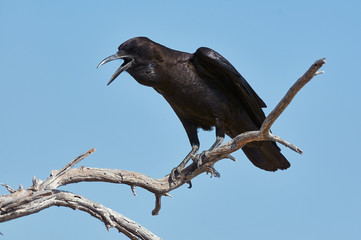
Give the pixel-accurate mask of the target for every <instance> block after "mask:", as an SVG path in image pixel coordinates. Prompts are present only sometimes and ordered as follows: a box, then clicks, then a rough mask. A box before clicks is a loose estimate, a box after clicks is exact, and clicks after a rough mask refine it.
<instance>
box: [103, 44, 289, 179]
mask: <svg viewBox="0 0 361 240" xmlns="http://www.w3.org/2000/svg"><path fill="white" fill-rule="evenodd" d="M116 59H123V60H124V62H123V64H122V65H121V66H120V67H119V68H118V69H117V71H116V72H115V73H114V74H113V76H112V77H111V79H110V81H109V82H108V85H109V84H110V83H111V82H112V81H113V80H114V79H115V78H116V77H118V75H119V74H121V73H122V72H123V71H127V72H128V73H129V74H130V75H131V76H132V77H133V78H134V79H135V80H136V81H137V82H139V83H140V84H142V85H146V86H149V87H153V88H154V89H155V90H156V91H157V92H158V93H160V94H161V95H162V96H163V97H164V98H165V99H166V100H167V102H168V103H169V104H170V106H171V107H172V108H173V110H174V112H175V113H176V114H177V116H178V118H179V119H180V121H181V122H182V124H183V126H184V129H185V130H186V132H187V135H188V138H189V141H190V144H191V146H192V150H191V151H190V152H189V153H188V155H187V156H186V157H185V159H184V160H183V161H182V163H181V164H180V165H179V166H177V167H176V168H175V169H173V171H172V174H171V178H172V179H173V177H175V175H176V174H177V173H180V172H181V171H182V169H183V168H184V167H185V165H186V164H187V162H188V161H189V160H190V159H195V158H194V154H196V152H197V151H198V149H199V140H198V135H197V129H198V128H202V129H204V130H211V129H212V127H215V129H216V141H215V143H214V144H213V145H212V146H211V148H210V150H212V149H214V148H216V147H218V146H219V145H220V144H222V141H223V139H224V136H225V134H227V135H228V136H230V137H231V138H234V137H235V136H237V135H238V134H241V133H243V132H246V131H252V130H259V128H260V127H261V124H262V122H263V120H264V119H265V114H264V112H263V110H262V108H264V107H266V104H265V103H264V102H263V101H262V99H261V98H260V97H259V96H258V95H257V93H256V92H255V91H254V90H253V89H252V88H251V86H250V85H249V84H248V83H247V81H246V80H245V79H244V78H243V77H242V75H241V74H240V73H239V72H238V71H237V70H236V69H235V68H234V67H233V66H232V64H231V63H230V62H228V61H227V59H225V58H224V57H222V56H221V55H220V54H219V53H217V52H215V51H214V50H212V49H210V48H206V47H201V48H198V49H197V51H196V52H195V53H193V54H191V53H186V52H181V51H176V50H173V49H170V48H167V47H165V46H163V45H160V44H158V43H156V42H153V41H152V40H150V39H148V38H146V37H136V38H132V39H130V40H128V41H126V42H124V43H123V44H121V45H120V46H119V47H118V52H117V53H116V54H114V55H112V56H110V57H107V58H105V59H104V60H103V61H102V62H101V63H100V64H99V65H98V67H100V66H101V65H103V64H105V63H107V62H110V61H113V60H116ZM242 150H243V151H244V153H245V154H246V156H247V157H248V158H249V160H251V162H252V163H253V164H254V165H255V166H257V167H259V168H261V169H264V170H267V171H276V170H278V169H286V168H288V167H290V163H289V162H288V161H287V159H286V158H285V157H284V156H283V155H282V154H281V152H280V148H279V147H278V146H277V145H276V143H275V142H269V141H263V142H252V143H248V144H247V145H246V146H244V147H243V148H242ZM195 160H196V159H195ZM196 161H197V160H196Z"/></svg>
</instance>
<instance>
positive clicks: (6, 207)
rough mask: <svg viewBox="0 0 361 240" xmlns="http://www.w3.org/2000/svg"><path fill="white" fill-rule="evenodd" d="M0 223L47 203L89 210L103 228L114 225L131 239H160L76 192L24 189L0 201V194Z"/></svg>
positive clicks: (27, 213) (45, 205)
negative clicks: (102, 223) (15, 195)
mask: <svg viewBox="0 0 361 240" xmlns="http://www.w3.org/2000/svg"><path fill="white" fill-rule="evenodd" d="M0 203H1V205H0V206H1V207H0V211H1V214H0V222H5V221H9V220H11V219H14V218H18V217H23V216H26V215H30V214H33V213H37V212H39V211H41V210H43V209H46V208H49V207H51V206H63V207H69V208H72V209H74V210H75V209H78V210H81V211H84V212H87V213H89V214H90V215H92V216H93V217H95V218H98V219H99V220H100V221H102V222H104V224H105V226H106V227H107V229H109V228H111V227H115V228H116V229H118V230H119V231H120V232H122V233H124V234H125V235H127V236H128V237H130V236H131V239H160V238H159V237H158V236H156V235H154V234H153V233H151V232H150V231H149V230H148V229H146V228H144V227H142V226H141V225H140V224H138V223H136V222H134V221H133V220H131V219H129V218H127V217H125V216H123V215H121V214H120V213H117V212H115V211H113V210H111V209H110V208H107V207H105V206H103V205H101V204H99V203H96V202H94V201H91V200H89V199H87V198H84V197H82V196H80V195H77V194H74V193H70V192H64V191H60V190H55V189H51V190H50V189H49V190H41V191H37V192H33V191H32V190H31V189H27V190H24V191H23V192H22V193H20V194H19V196H18V197H15V198H13V199H8V200H7V201H3V199H2V198H1V197H0Z"/></svg>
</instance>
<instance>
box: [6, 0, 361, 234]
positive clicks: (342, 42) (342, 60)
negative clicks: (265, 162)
mask: <svg viewBox="0 0 361 240" xmlns="http://www.w3.org/2000/svg"><path fill="white" fill-rule="evenodd" d="M360 9H361V3H360V1H356V0H355V1H343V2H342V3H341V2H337V1H308V0H306V1H298V2H295V1H249V3H244V2H243V1H223V2H220V1H202V2H200V1H199V2H196V1H179V2H171V1H168V2H166V1H130V0H128V1H82V2H81V3H80V1H0V29H1V37H0V53H1V54H0V79H1V80H0V81H1V87H0V110H1V119H0V161H1V167H0V182H4V183H7V184H9V185H10V186H12V187H14V188H17V187H18V185H19V184H23V185H24V187H29V186H30V184H31V179H32V176H36V177H37V178H40V179H45V178H46V177H47V176H48V175H49V173H50V171H51V170H52V169H59V168H61V167H62V166H64V165H65V164H66V163H67V162H69V161H70V160H71V159H73V158H74V157H76V156H77V155H79V154H81V153H83V152H85V151H86V150H88V149H90V148H93V147H94V148H96V149H97V152H96V153H95V154H93V155H92V156H91V157H89V158H87V159H86V160H85V161H84V162H82V165H86V166H91V167H103V168H118V169H126V170H136V171H139V172H142V173H145V174H148V175H149V176H152V177H155V178H160V177H163V176H165V175H166V174H167V173H169V172H170V170H171V169H172V168H173V167H174V166H176V165H177V164H178V163H179V162H180V161H181V160H182V159H183V157H184V156H185V154H186V153H187V152H188V151H189V150H190V146H189V143H188V139H187V137H186V134H185V131H184V130H183V127H182V125H181V123H180V121H179V120H178V119H177V117H176V115H175V114H174V113H173V111H172V110H171V108H170V107H169V106H168V104H167V103H166V101H165V100H164V99H163V98H162V96H161V95H159V94H157V93H156V92H155V91H154V90H153V89H151V88H147V87H144V86H141V85H139V84H138V83H137V82H136V81H135V80H134V79H132V78H131V76H130V75H129V74H127V73H125V74H122V75H121V76H120V77H119V78H118V79H116V81H115V82H114V83H112V84H111V85H110V86H108V87H107V86H106V83H107V82H108V80H109V78H110V76H111V75H112V73H113V72H114V71H115V70H116V68H117V67H118V66H119V64H120V62H113V63H109V64H107V65H106V66H104V67H102V68H101V69H96V66H97V64H98V63H99V62H100V61H101V60H102V59H103V58H104V57H107V56H109V55H111V54H113V53H115V52H116V50H117V47H118V45H119V44H120V43H122V42H124V41H126V40H127V39H129V38H131V37H135V36H147V37H149V38H151V39H152V40H154V41H156V42H159V43H161V44H164V45H166V46H168V47H171V48H174V49H177V50H182V51H187V52H194V51H195V50H196V49H197V48H198V47H201V46H207V47H211V48H213V49H215V50H216V51H218V52H219V53H221V54H222V55H223V56H225V57H226V58H227V59H228V60H229V61H230V62H231V63H232V64H233V65H234V66H235V67H236V68H237V69H238V70H239V71H240V72H241V73H242V75H243V76H244V77H245V78H246V79H247V81H248V82H249V83H250V84H251V86H252V87H253V88H254V89H255V90H256V91H257V93H258V94H259V95H260V96H261V97H262V98H263V100H264V101H265V102H266V103H267V105H268V106H269V108H268V109H267V110H266V111H267V113H268V112H269V111H270V109H272V108H273V107H274V106H275V104H277V102H278V101H279V100H280V99H281V98H282V97H283V95H284V93H285V92H286V91H287V89H288V88H289V87H290V86H291V85H292V84H293V83H294V82H295V81H296V80H297V78H298V77H300V76H301V74H303V73H304V71H306V70H307V69H308V67H309V66H310V65H311V64H312V63H313V62H314V61H315V60H317V59H319V58H323V57H326V58H327V64H326V65H325V67H324V68H323V69H322V70H324V71H325V74H323V75H320V76H317V77H316V78H315V79H313V80H312V81H311V82H310V83H309V84H308V85H307V86H306V87H305V88H304V89H303V90H302V91H301V92H300V93H299V95H297V96H296V98H295V99H294V101H293V102H292V104H291V105H290V106H289V108H288V109H287V110H286V111H285V112H284V114H283V115H282V116H281V117H280V119H279V120H277V121H276V123H275V125H274V126H273V128H272V130H273V132H274V133H275V134H276V135H278V136H281V137H283V138H284V139H287V140H288V141H290V142H292V143H294V144H296V145H298V146H299V147H300V148H301V149H303V150H304V154H303V155H298V154H296V153H294V152H292V151H291V150H289V149H285V148H283V149H282V152H283V153H284V154H285V155H286V156H287V158H288V159H289V160H290V162H291V164H292V166H291V168H290V169H288V170H287V171H281V172H276V173H269V172H265V171H262V170H260V169H258V168H256V167H254V166H253V165H252V164H251V163H250V162H249V161H248V160H247V159H246V158H245V156H244V155H243V153H242V152H241V151H239V152H237V153H235V154H234V156H236V157H237V159H238V162H237V163H233V162H232V161H229V160H223V161H221V162H219V163H218V164H217V165H216V168H217V170H218V171H220V173H221V175H222V177H221V178H220V179H214V178H209V176H207V175H201V176H199V177H198V178H197V179H195V180H194V181H193V188H192V189H190V190H189V189H187V188H186V186H184V187H181V188H180V189H177V190H175V191H173V192H172V193H171V194H172V195H173V197H174V198H173V199H170V198H164V199H163V205H162V209H161V212H160V215H159V216H151V210H152V209H153V207H154V196H153V195H152V194H150V193H148V192H146V191H144V190H141V189H136V190H137V193H138V196H137V197H134V196H132V193H131V191H130V189H129V187H128V186H121V185H115V184H106V183H82V184H75V185H69V186H66V187H63V188H62V189H64V190H68V191H72V192H76V193H78V194H82V195H84V196H85V197H88V198H90V199H92V200H95V201H98V202H100V203H102V204H104V205H106V206H107V207H110V208H112V209H114V210H116V211H118V212H120V213H122V214H124V215H126V216H127V217H129V218H131V219H133V220H135V221H138V222H139V223H140V224H142V225H143V226H145V227H147V228H148V229H149V230H151V231H153V232H154V233H155V234H157V235H159V236H160V237H162V238H164V239H173V240H174V239H175V240H177V239H270V240H271V239H277V240H283V239H329V240H331V239H361V204H360V203H361V193H360V191H361V190H360V184H361V174H360V169H361V157H360V153H359V149H360V143H361V142H360V134H361V127H360V123H359V122H360V119H361V113H360V104H361V96H360V90H361V81H360V77H359V75H360V73H359V69H360V66H361V60H360V56H361V47H360V46H361V32H360V26H361V15H360ZM214 135H215V134H214V132H206V133H204V132H202V131H200V139H201V147H202V149H206V148H208V147H209V146H210V145H211V143H212V142H213V141H214ZM5 193H6V190H5V188H1V189H0V194H5ZM0 232H2V233H3V234H4V236H0V239H2V238H4V239H16V240H18V239H49V237H50V236H51V238H52V239H53V240H55V239H59V240H60V239H65V238H69V239H76V238H79V239H89V240H90V239H118V238H119V239H123V238H124V237H123V236H119V234H118V232H117V231H116V230H114V229H112V230H111V231H110V232H109V233H108V232H107V231H106V229H105V227H104V225H103V224H102V223H101V222H100V221H98V220H97V219H94V218H92V217H90V216H89V215H88V214H86V213H84V212H80V211H73V210H71V209H67V208H57V207H53V208H50V209H47V210H44V211H42V212H40V213H38V214H34V215H30V216H27V217H23V218H20V219H17V220H13V221H10V222H6V223H1V224H0Z"/></svg>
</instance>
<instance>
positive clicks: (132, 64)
mask: <svg viewBox="0 0 361 240" xmlns="http://www.w3.org/2000/svg"><path fill="white" fill-rule="evenodd" d="M156 44H157V43H155V42H153V41H152V40H150V39H149V38H146V37H136V38H132V39H129V40H128V41H126V42H124V43H122V44H121V45H120V46H119V47H118V52H117V53H116V54H114V55H111V56H109V57H107V58H105V59H104V60H103V61H101V62H100V63H99V65H98V67H100V66H101V65H103V64H105V63H107V62H110V61H113V60H116V59H123V60H124V62H123V64H122V65H120V67H119V68H118V69H117V70H116V71H115V73H114V74H113V76H112V77H111V78H110V80H109V82H108V84H107V85H109V84H110V83H111V82H113V81H114V79H116V78H117V77H118V76H119V75H120V74H121V73H122V72H123V71H127V70H130V69H134V68H137V67H140V66H144V65H145V64H147V63H148V61H149V60H151V59H154V58H157V55H158V54H156V50H155V48H154V46H155V45H156ZM98 67H97V68H98Z"/></svg>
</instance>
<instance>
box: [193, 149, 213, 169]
mask: <svg viewBox="0 0 361 240" xmlns="http://www.w3.org/2000/svg"><path fill="white" fill-rule="evenodd" d="M208 152H209V151H203V152H202V153H200V154H197V155H196V156H194V157H193V158H192V160H193V162H194V163H195V164H197V168H198V169H199V168H200V167H201V166H202V164H203V160H204V158H205V157H206V156H207V154H208Z"/></svg>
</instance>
